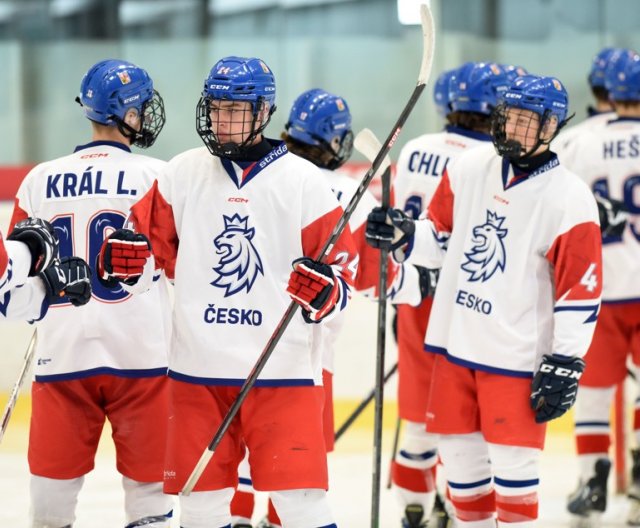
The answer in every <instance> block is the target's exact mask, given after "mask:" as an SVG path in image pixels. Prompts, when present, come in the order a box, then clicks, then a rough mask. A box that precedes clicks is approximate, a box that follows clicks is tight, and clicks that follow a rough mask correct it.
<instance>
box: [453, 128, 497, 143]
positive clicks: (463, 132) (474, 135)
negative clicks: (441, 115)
mask: <svg viewBox="0 0 640 528" xmlns="http://www.w3.org/2000/svg"><path fill="white" fill-rule="evenodd" d="M444 129H445V131H446V132H449V133H451V134H458V135H459V136H464V137H468V138H470V139H477V140H478V141H491V136H490V135H489V134H485V133H484V132H476V131H475V130H468V129H466V128H462V127H457V126H454V125H447V126H445V127H444Z"/></svg>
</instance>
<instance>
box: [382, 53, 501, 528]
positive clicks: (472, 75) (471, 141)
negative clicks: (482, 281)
mask: <svg viewBox="0 0 640 528" xmlns="http://www.w3.org/2000/svg"><path fill="white" fill-rule="evenodd" d="M443 75H445V76H446V77H447V78H448V79H449V82H448V88H447V100H446V102H445V101H444V100H443V99H444V98H443V96H440V97H437V95H438V93H440V92H439V87H440V86H441V82H440V78H439V79H438V81H437V82H436V85H435V96H436V97H435V101H436V104H437V105H438V106H442V107H443V109H445V112H446V119H447V125H446V127H445V130H444V131H443V132H439V133H436V134H425V135H422V136H419V137H417V138H415V139H413V140H411V141H409V142H408V143H407V144H406V145H405V146H404V148H403V149H402V151H401V152H400V157H399V158H398V165H397V174H396V178H395V182H394V191H395V198H396V203H397V204H398V207H401V208H403V210H404V212H405V214H407V215H408V216H409V217H411V218H413V219H417V218H418V216H419V215H420V214H421V213H422V212H423V210H424V209H425V207H426V206H427V204H428V203H429V202H430V200H431V197H432V196H433V193H434V191H435V190H436V188H437V186H438V183H439V182H440V180H441V177H442V174H443V172H444V170H445V168H446V167H447V166H448V165H449V163H451V162H452V161H453V160H455V159H456V158H457V157H459V156H460V155H462V154H463V153H464V152H467V151H469V150H471V149H473V148H476V147H478V146H482V145H488V144H489V142H490V141H491V136H490V135H489V132H490V129H491V112H492V111H493V110H494V108H495V107H496V106H497V102H498V98H499V97H501V96H502V94H503V93H504V92H505V91H506V89H507V87H508V84H509V83H508V80H507V77H506V74H505V72H504V70H503V69H502V68H501V67H499V66H498V65H496V64H492V63H484V62H479V63H473V62H469V63H466V64H464V65H463V66H461V67H460V68H459V69H457V70H453V71H452V72H451V73H450V74H449V75H447V72H445V74H443ZM432 303H433V297H427V298H425V300H424V301H423V302H422V304H421V305H420V306H418V307H412V306H409V305H399V306H398V330H397V335H398V412H399V416H400V418H402V419H403V420H404V421H405V424H404V433H403V436H402V442H401V445H400V449H399V450H398V453H397V454H396V457H395V460H394V461H393V463H392V468H391V477H392V482H393V484H394V486H395V488H396V490H397V495H398V499H399V501H400V505H401V508H402V511H405V516H404V519H403V520H402V523H403V524H402V526H403V528H419V527H421V526H424V523H425V521H426V520H427V519H428V518H429V516H430V514H431V510H432V508H433V504H434V498H435V496H436V487H435V477H436V463H437V461H438V454H437V443H438V435H436V434H433V433H427V432H426V431H425V420H426V410H427V399H428V396H429V390H430V387H431V383H432V378H431V372H432V370H433V363H434V360H435V357H436V356H435V355H434V354H425V353H424V350H423V343H424V335H425V332H426V329H427V322H428V319H429V313H430V312H431V306H432Z"/></svg>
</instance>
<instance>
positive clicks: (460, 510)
mask: <svg viewBox="0 0 640 528" xmlns="http://www.w3.org/2000/svg"><path fill="white" fill-rule="evenodd" d="M451 493H455V490H452V491H451ZM451 502H452V503H453V506H454V507H455V509H456V517H457V518H458V519H460V520H461V521H464V522H473V521H483V520H485V519H490V518H491V517H493V515H494V514H495V511H496V494H495V491H494V490H491V491H489V492H487V493H484V494H482V495H470V496H467V497H461V496H456V495H452V496H451Z"/></svg>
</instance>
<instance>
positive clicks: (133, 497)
mask: <svg viewBox="0 0 640 528" xmlns="http://www.w3.org/2000/svg"><path fill="white" fill-rule="evenodd" d="M122 487H123V489H124V511H125V516H126V519H127V527H126V528H133V527H135V526H149V527H150V528H151V527H153V528H165V527H168V526H169V519H170V518H171V514H172V511H173V497H172V496H171V495H165V494H164V493H163V492H162V482H137V481H135V480H132V479H130V478H127V477H122ZM143 523H146V524H143Z"/></svg>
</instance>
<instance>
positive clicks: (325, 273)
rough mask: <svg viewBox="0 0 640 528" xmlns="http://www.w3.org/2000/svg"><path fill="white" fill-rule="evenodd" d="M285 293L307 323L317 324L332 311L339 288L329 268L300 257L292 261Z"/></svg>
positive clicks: (338, 295) (338, 294)
mask: <svg viewBox="0 0 640 528" xmlns="http://www.w3.org/2000/svg"><path fill="white" fill-rule="evenodd" d="M287 293H288V294H289V295H290V296H291V298H292V299H293V300H294V301H295V302H297V303H298V304H299V305H300V306H302V310H303V311H302V316H303V317H304V320H305V321H306V322H307V323H318V322H320V321H321V320H322V319H323V318H325V317H326V316H327V315H329V314H330V313H331V311H332V310H333V309H334V307H335V305H336V303H337V302H338V298H339V297H340V287H339V283H338V280H337V279H336V277H335V275H334V274H333V270H332V269H331V266H329V265H328V264H322V263H321V262H316V261H315V260H312V259H310V258H308V257H302V258H299V259H296V260H294V261H293V271H292V272H291V276H290V277H289V286H288V287H287Z"/></svg>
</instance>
